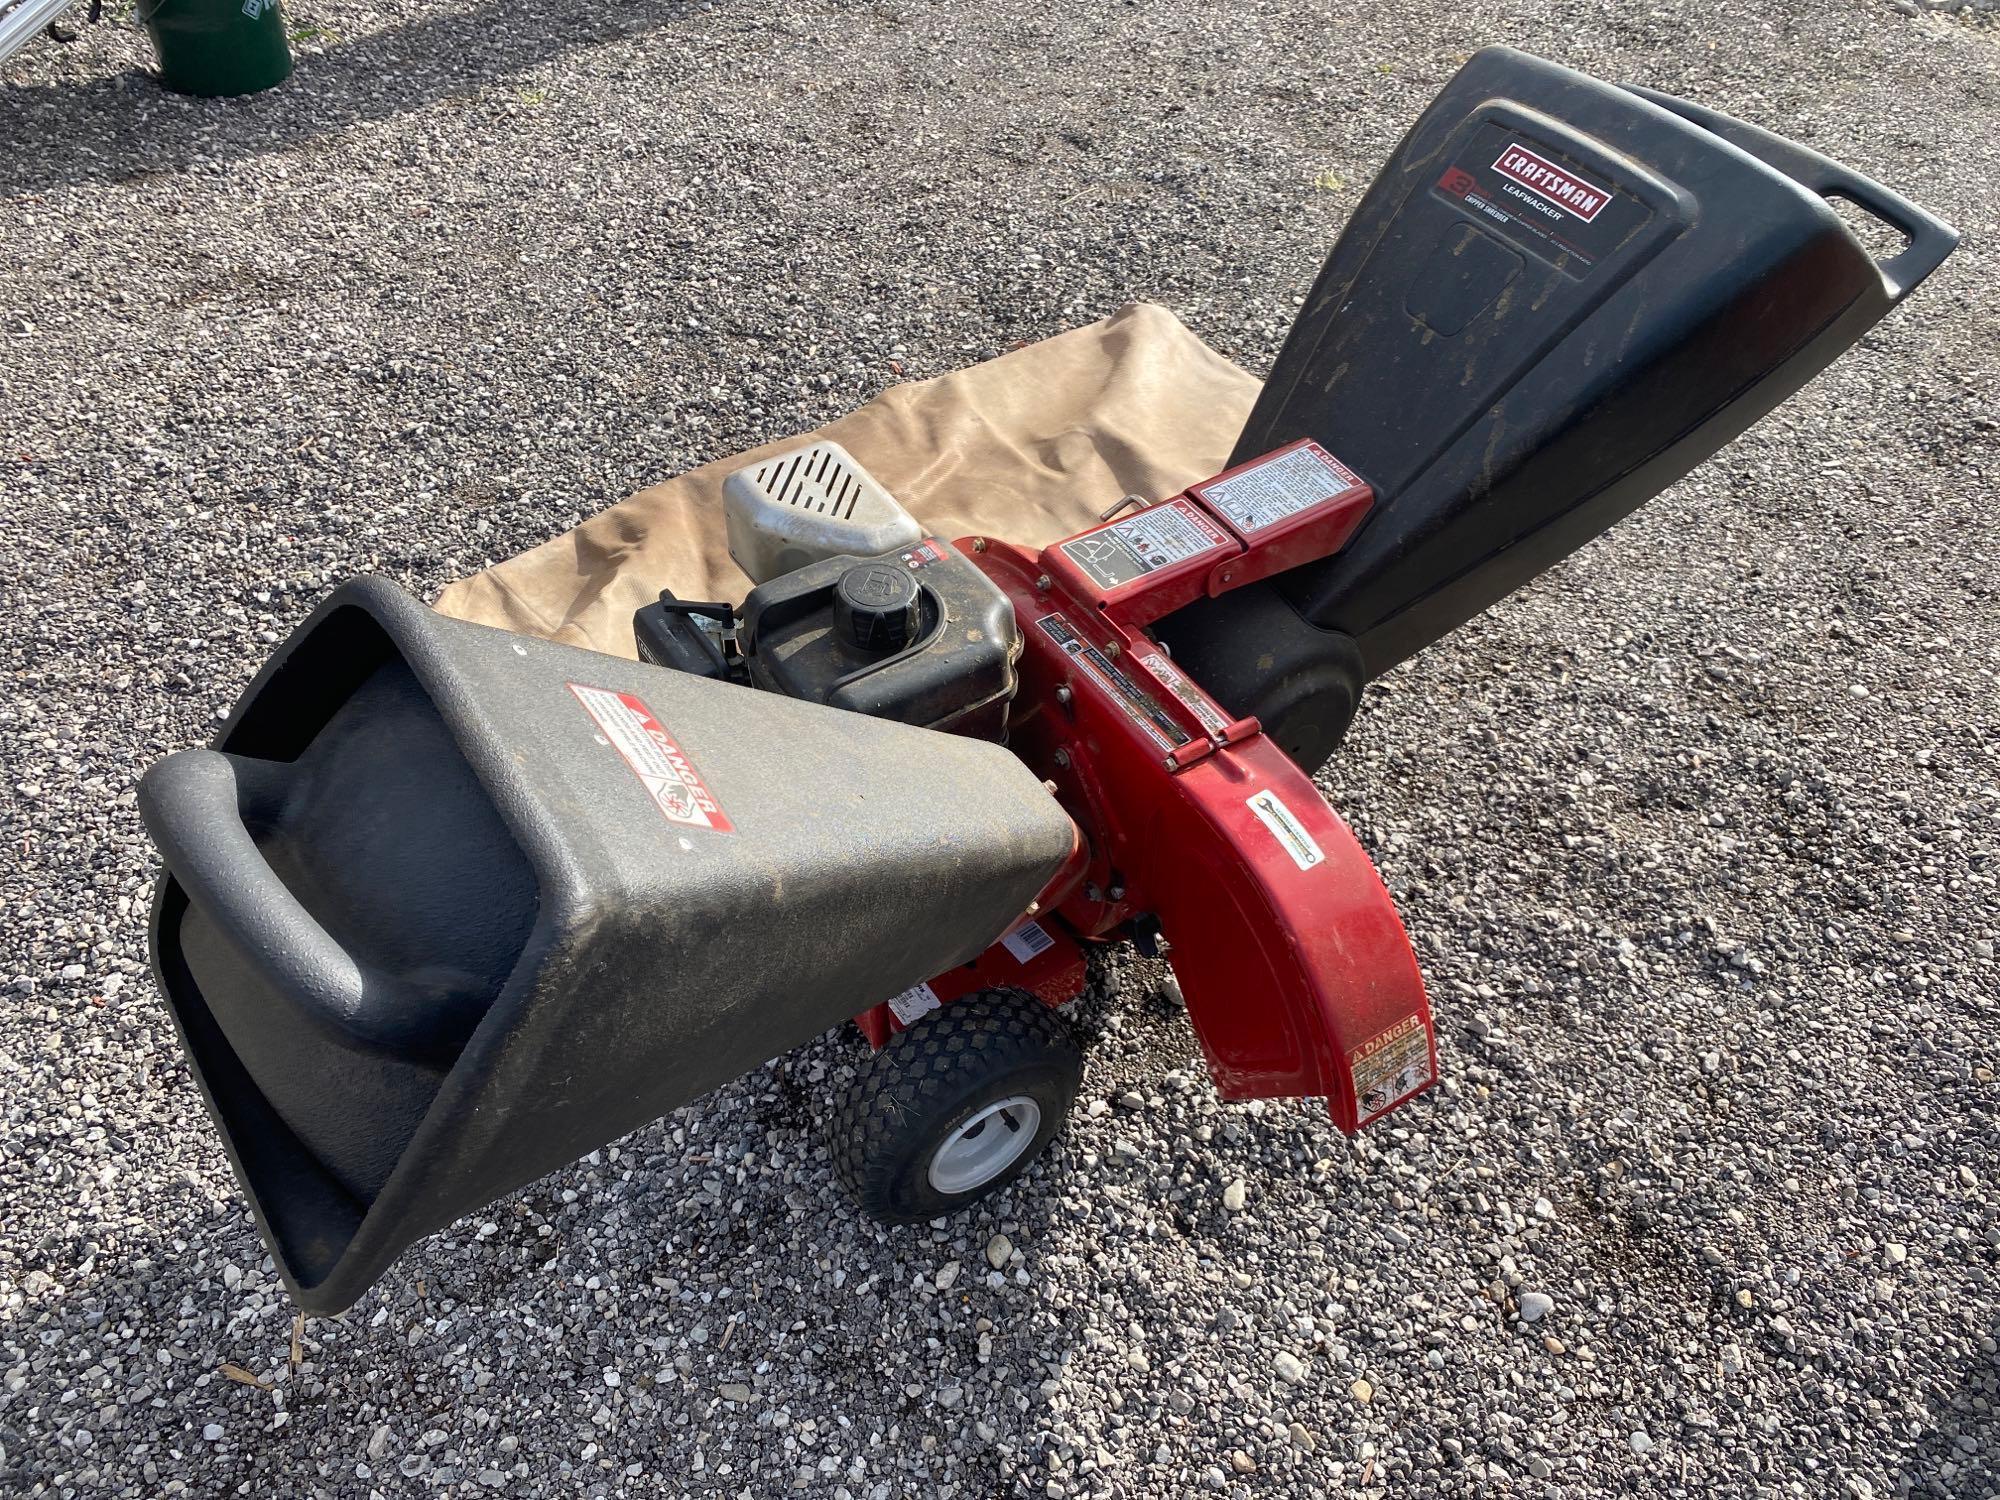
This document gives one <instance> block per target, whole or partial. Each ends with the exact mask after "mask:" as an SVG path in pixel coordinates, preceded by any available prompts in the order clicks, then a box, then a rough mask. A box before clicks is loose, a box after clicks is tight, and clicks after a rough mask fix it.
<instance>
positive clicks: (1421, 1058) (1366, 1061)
mask: <svg viewBox="0 0 2000 1500" xmlns="http://www.w3.org/2000/svg"><path fill="white" fill-rule="evenodd" d="M1347 1068H1348V1071H1349V1072H1350V1073H1351V1074H1352V1075H1353V1076H1354V1107H1355V1113H1356V1115H1357V1116H1358V1117H1359V1118H1358V1121H1357V1123H1362V1124H1365V1123H1366V1122H1367V1121H1369V1120H1371V1119H1373V1118H1374V1117H1375V1116H1376V1115H1379V1114H1381V1113H1382V1112H1383V1111H1384V1110H1388V1109H1394V1108H1395V1107H1396V1106H1397V1105H1398V1104H1401V1103H1402V1102H1403V1101H1404V1100H1405V1099H1407V1098H1409V1097H1410V1095H1412V1094H1414V1093H1416V1092H1417V1091H1418V1090H1419V1089H1422V1088H1425V1087H1427V1086H1428V1085H1429V1084H1430V1083H1431V1082H1433V1081H1434V1080H1435V1078H1436V1076H1437V1075H1436V1074H1435V1072H1433V1071H1432V1068H1431V1037H1430V1031H1429V1029H1428V1028H1426V1027H1425V1025H1424V1018H1423V1017H1422V1016H1419V1015H1408V1016H1405V1017H1403V1019H1402V1020H1400V1021H1398V1022H1397V1023H1396V1024H1395V1025H1394V1026H1391V1027H1390V1028H1389V1029H1388V1030H1387V1031H1384V1032H1382V1033H1381V1034H1380V1035H1378V1036H1374V1037H1371V1038H1369V1039H1368V1040H1367V1041H1365V1042H1363V1043H1362V1044H1361V1045H1360V1046H1359V1047H1356V1048H1355V1049H1354V1050H1353V1051H1352V1052H1350V1053H1348V1054H1347Z"/></svg>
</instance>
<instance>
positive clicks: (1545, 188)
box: [1412, 121, 1654, 316]
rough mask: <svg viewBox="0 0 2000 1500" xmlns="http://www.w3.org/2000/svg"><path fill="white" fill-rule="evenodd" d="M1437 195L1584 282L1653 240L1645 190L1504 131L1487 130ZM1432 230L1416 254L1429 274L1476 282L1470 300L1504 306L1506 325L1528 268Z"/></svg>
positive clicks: (1456, 162)
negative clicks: (1639, 242) (1637, 244)
mask: <svg viewBox="0 0 2000 1500" xmlns="http://www.w3.org/2000/svg"><path fill="white" fill-rule="evenodd" d="M1433 191H1434V192H1436V193H1437V195H1438V196H1439V197H1440V198H1443V199H1444V200H1445V201H1447V202H1449V203H1452V204H1455V205H1456V206H1457V207H1459V208H1461V209H1463V210H1464V211H1465V213H1466V215H1467V216H1468V217H1469V218H1471V220H1472V221H1473V222H1474V223H1475V224H1477V225H1478V226H1479V227H1480V229H1481V230H1483V231H1484V232H1485V233H1486V234H1489V235H1493V236H1495V237H1497V238H1498V239H1500V240H1503V241H1505V242H1507V243H1508V244H1510V245H1512V246H1513V247H1514V248H1515V249H1516V250H1525V251H1527V252H1528V253H1529V254H1530V255H1533V256H1535V257H1537V258H1538V259H1540V260H1543V261H1546V262H1547V263H1548V264H1550V265H1552V266H1554V267H1555V268H1556V269H1557V270H1558V271H1561V272H1562V273H1563V275H1565V276H1568V277H1570V278H1572V279H1573V280H1577V281H1581V280H1583V279H1584V278H1585V277H1587V276H1589V275H1590V274H1591V271H1592V269H1593V268H1595V267H1596V266H1599V265H1601V264H1603V262H1604V261H1605V259H1606V258H1607V257H1609V256H1611V255H1613V254H1615V253H1617V251H1618V250H1620V249H1621V248H1623V247H1626V246H1630V245H1632V244H1633V242H1634V241H1635V240H1636V239H1638V238H1639V236H1641V235H1642V234H1644V233H1646V232H1647V226H1648V224H1649V223H1650V221H1651V220H1652V218H1653V212H1654V210H1653V204H1652V202H1651V201H1650V200H1649V198H1648V197H1647V196H1646V195H1645V192H1644V190H1643V189H1642V188H1641V187H1639V185H1638V184H1637V183H1623V184H1622V185H1619V184H1617V183H1614V181H1613V179H1611V178H1610V177H1609V175H1608V174H1601V173H1599V172H1597V171H1596V170H1594V169H1593V170H1592V171H1591V173H1590V174H1589V175H1585V173H1584V171H1583V169H1582V168H1581V167H1576V166H1572V165H1570V164H1569V163H1568V160H1567V159H1566V158H1565V157H1564V156H1563V155H1562V154H1561V151H1560V148H1558V147H1556V146H1553V145H1550V144H1547V143H1545V142H1542V141H1535V142H1534V143H1533V144H1530V143H1529V141H1528V140H1526V139H1523V138H1522V136H1521V135H1519V134H1518V133H1517V132H1515V131H1514V130H1512V129H1510V128H1508V127H1506V126H1503V125H1500V124H1499V123H1497V122H1494V121H1488V122H1487V123H1485V124H1483V125H1481V126H1480V127H1479V128H1478V129H1477V130H1476V131H1474V132H1473V134H1472V136H1471V138H1470V139H1469V140H1467V141H1466V142H1465V144H1464V145H1463V146H1461V147H1460V148H1459V149H1458V150H1457V151H1456V152H1455V153H1454V154H1453V157H1452V160H1451V161H1450V162H1449V163H1448V164H1447V165H1446V166H1445V167H1444V168H1443V170H1442V171H1441V172H1440V173H1439V175H1438V179H1437V182H1436V185H1435V187H1434V188H1433ZM1425 217H1426V219H1428V218H1429V216H1428V215H1426V216H1425ZM1430 223H1431V225H1432V228H1430V229H1429V230H1427V231H1425V233H1424V235H1422V236H1420V240H1421V243H1419V244H1416V245H1413V246H1412V248H1413V250H1416V251H1418V252H1419V253H1428V254H1429V255H1430V256H1431V266H1430V269H1429V270H1428V271H1425V272H1423V273H1421V274H1423V275H1425V276H1426V277H1430V278H1437V277H1445V278H1447V279H1449V278H1451V277H1462V278H1466V286H1465V288H1464V289H1463V290H1464V292H1465V294H1466V295H1467V296H1470V297H1472V298H1473V301H1472V303H1471V304H1470V305H1475V306H1476V305H1478V301H1477V295H1476V294H1479V293H1483V294H1484V295H1485V296H1486V297H1487V298H1488V299H1489V300H1492V299H1498V300H1499V306H1498V308H1496V309H1495V312H1494V315H1495V316H1502V315H1504V310H1505V309H1506V308H1507V307H1508V306H1510V305H1511V304H1509V303H1508V302H1507V301H1506V300H1505V291H1506V286H1507V283H1509V282H1511V281H1512V279H1513V273H1514V271H1515V270H1516V269H1518V268H1515V267H1512V266H1511V265H1510V263H1509V262H1508V260H1507V258H1506V257H1504V256H1500V255H1495V254H1493V253H1492V248H1493V247H1479V246H1477V244H1476V242H1473V241H1468V240H1466V239H1465V238H1464V237H1463V236H1462V235H1455V234H1454V232H1453V231H1452V230H1451V229H1449V228H1447V227H1445V226H1443V225H1441V224H1438V223H1437V221H1435V220H1431V221H1430ZM1468 249H1471V250H1472V252H1473V253H1472V255H1471V256H1470V258H1468V255H1467V252H1468ZM1413 295H1421V293H1418V294H1413ZM1438 295H1442V292H1440V293H1438ZM1541 295H1545V294H1537V296H1538V297H1539V296H1541ZM1447 300H1449V299H1447ZM1522 306H1523V309H1524V310H1526V311H1533V310H1535V309H1539V308H1540V307H1541V306H1542V303H1541V302H1540V301H1539V300H1534V299H1529V300H1528V301H1527V302H1525V303H1524V304H1523V305H1522Z"/></svg>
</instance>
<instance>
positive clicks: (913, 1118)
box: [832, 989, 1083, 1224]
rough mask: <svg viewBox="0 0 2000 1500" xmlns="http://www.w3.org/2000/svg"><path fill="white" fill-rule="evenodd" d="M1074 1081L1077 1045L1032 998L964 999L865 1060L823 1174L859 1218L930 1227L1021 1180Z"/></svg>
mask: <svg viewBox="0 0 2000 1500" xmlns="http://www.w3.org/2000/svg"><path fill="white" fill-rule="evenodd" d="M1082 1078H1083V1053H1082V1052H1081V1051H1080V1050H1079V1049H1078V1047H1077V1045H1076V1039H1075V1038H1074V1037H1072V1036H1071V1035H1070V1033H1069V1028H1068V1027H1067V1026H1065V1025H1063V1023H1062V1018H1061V1017H1060V1016H1058V1015H1056V1014H1055V1012H1054V1011H1052V1010H1050V1009H1049V1007H1048V1006H1046V1005H1044V1004H1042V1002H1041V1001H1039V1000H1037V999H1036V998H1035V997H1034V996H1033V995H1030V994H1028V993H1027V992H1026V991H1024V990H1009V989H994V990H981V991H979V992H978V993H977V994H973V995H967V996H966V997H965V998H964V999H962V1000H954V1001H953V1002H952V1003H951V1004H949V1005H946V1006H944V1007H943V1008H942V1009H939V1010H934V1011H932V1012H931V1013H930V1014H928V1015H926V1016H923V1017H921V1018H920V1019H919V1020H918V1021H917V1022H916V1023H915V1024H914V1025H912V1026H910V1027H908V1028H907V1029H905V1030H903V1031H901V1032H899V1033H898V1034H897V1035H896V1036H895V1037H894V1038H892V1039H891V1040H890V1042H889V1045H888V1046H886V1047H884V1048H883V1049H882V1050H881V1051H880V1052H877V1053H876V1054H875V1055H874V1056H873V1057H872V1058H870V1059H869V1060H868V1063H867V1065H866V1066H865V1067H863V1068H862V1070H861V1072H860V1074H859V1075H858V1076H857V1077H856V1078H855V1080H854V1082H853V1084H852V1085H851V1086H850V1087H849V1088H848V1090H847V1092H846V1093H845V1095H843V1096H842V1098H841V1100H840V1102H839V1105H838V1106H837V1107H836V1108H835V1110H834V1113H833V1142H832V1144H833V1164H834V1170H835V1171H836V1172H837V1173H838V1174H839V1175H840V1180H841V1183H842V1185H843V1186H844V1187H846V1189H847V1191H848V1192H849V1193H851V1194H852V1195H853V1197H854V1201H855V1202H856V1203H858V1204H859V1205H860V1206H861V1209H862V1211H863V1212H864V1213H866V1214H867V1215H868V1216H869V1217H870V1218H874V1219H880V1220H882V1221H883V1222H884V1223H886V1224H916V1223H921V1222H922V1221H923V1220H925V1219H935V1218H939V1217H941V1216H942V1215H945V1214H949V1213H952V1212H954V1211H955V1210H957V1209H960V1208H963V1207H965V1205H966V1204H968V1203H976V1202H978V1201H979V1200H980V1199H981V1198H984V1197H985V1196H986V1195H987V1194H989V1193H992V1192H996V1191H998V1190H999V1189H1000V1188H1003V1187H1005V1186H1006V1185H1007V1184H1008V1183H1010V1182H1012V1181H1013V1180H1014V1179H1015V1178H1016V1177H1019V1176H1020V1175H1021V1174H1022V1173H1023V1172H1024V1171H1026V1170H1027V1169H1028V1166H1029V1164H1030V1163H1031V1162H1033V1161H1034V1159H1035V1158H1036V1157H1038V1156H1040V1155H1041V1154H1042V1151H1043V1149H1044V1148H1045V1147H1046V1146H1047V1145H1048V1143H1049V1142H1050V1141H1051V1140H1052V1139H1053V1138H1054V1137H1055V1134H1056V1132H1057V1131H1058V1130H1060V1129H1062V1124H1063V1121H1064V1119H1065V1118H1067V1117H1068V1115H1069V1107H1070V1105H1071V1104H1072V1103H1073V1102H1074V1101H1075V1099H1076V1090H1077V1084H1078V1083H1079V1082H1080V1081H1081V1080H1082Z"/></svg>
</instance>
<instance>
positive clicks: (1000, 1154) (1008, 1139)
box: [930, 1094, 1042, 1193]
mask: <svg viewBox="0 0 2000 1500" xmlns="http://www.w3.org/2000/svg"><path fill="white" fill-rule="evenodd" d="M1041 1124H1042V1107H1041V1105H1039V1104H1037V1103H1035V1101H1034V1100H1032V1099H1030V1098H1029V1097H1028V1096H1027V1095H1026V1094H1015V1095H1013V1096H1012V1097H1011V1098H1007V1099H1001V1100H999V1101H997V1102H996V1103H993V1104H989V1105H987V1106H986V1108H984V1109H982V1110H979V1111H977V1112H975V1113H974V1114H972V1115H969V1116H968V1117H967V1118H966V1119H965V1120H963V1121H962V1122H961V1123H960V1124H959V1125H958V1126H957V1128H955V1129H954V1130H953V1131H952V1132H951V1134H950V1135H948V1136H946V1137H945V1138H944V1140H943V1141H941V1142H939V1144H938V1148H937V1150H936V1151H934V1152H932V1153H931V1170H930V1179H931V1186H932V1187H933V1188H935V1189H937V1191H938V1192H940V1193H969V1192H971V1191H972V1190H973V1189H974V1188H978V1187H984V1186H985V1185H986V1184H987V1183H989V1182H991V1181H992V1180H993V1179H994V1178H996V1177H998V1176H999V1175H1000V1174H1001V1173H1002V1172H1004V1171H1006V1170H1007V1169H1008V1168H1009V1167H1011V1166H1013V1165H1014V1163H1015V1162H1017V1161H1019V1160H1020V1159H1021V1157H1022V1156H1023V1155H1024V1154H1025V1153H1026V1151H1027V1149H1028V1147H1030V1146H1032V1145H1033V1144H1034V1142H1035V1133H1036V1132H1037V1131H1038V1130H1040V1129H1041Z"/></svg>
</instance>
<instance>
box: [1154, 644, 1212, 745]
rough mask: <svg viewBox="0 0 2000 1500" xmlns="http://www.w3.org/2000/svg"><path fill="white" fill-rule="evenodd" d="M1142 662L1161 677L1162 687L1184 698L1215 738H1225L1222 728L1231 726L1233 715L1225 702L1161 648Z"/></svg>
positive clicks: (1202, 724) (1187, 705)
mask: <svg viewBox="0 0 2000 1500" xmlns="http://www.w3.org/2000/svg"><path fill="white" fill-rule="evenodd" d="M1139 664H1140V665H1141V666H1143V667H1144V668H1145V669H1146V670H1147V671H1148V672H1151V673H1152V674H1153V676H1154V677H1156V678H1158V679H1159V682H1160V685H1161V686H1162V687H1164V688H1165V689H1166V690H1167V691H1168V692H1170V693H1172V694H1173V695H1174V696H1175V697H1176V698H1178V699H1180V700H1181V702H1182V703H1183V704H1184V705H1185V706H1186V708H1187V711H1188V712H1189V713H1191V714H1193V715H1194V716H1195V719H1196V721H1197V722H1198V723H1199V724H1200V725H1201V727H1202V728H1203V729H1206V730H1207V731H1208V732H1209V735H1210V737H1211V738H1214V739H1221V738H1222V731H1223V730H1225V729H1227V728H1228V727H1229V715H1228V714H1226V713H1224V712H1223V711H1222V705H1221V704H1219V703H1217V702H1216V701H1215V700H1214V699H1213V698H1211V697H1209V696H1208V694H1206V693H1204V692H1203V691H1202V690H1201V689H1200V688H1198V687H1196V686H1195V685H1194V684H1193V683H1192V682H1190V681H1189V680H1188V679H1187V676H1186V675H1185V674H1184V673H1183V672H1182V671H1181V669H1180V668H1179V667H1177V666H1175V665H1174V664H1173V663H1172V662H1170V661H1168V660H1167V658H1166V657H1165V656H1163V655H1161V654H1160V653H1159V652H1157V651H1156V652H1154V653H1153V654H1152V655H1150V656H1142V657H1140V658H1139Z"/></svg>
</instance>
